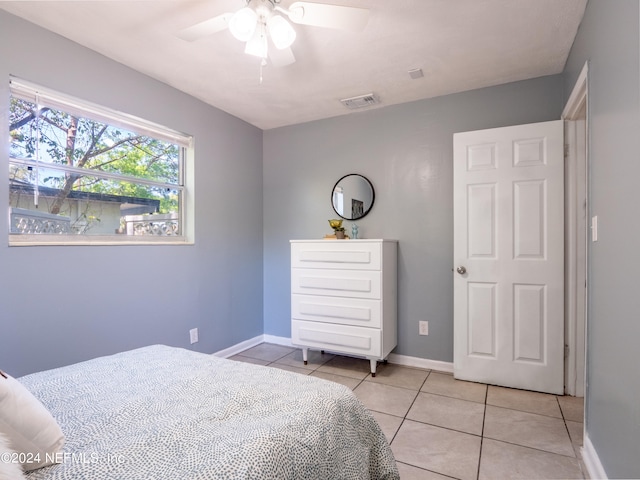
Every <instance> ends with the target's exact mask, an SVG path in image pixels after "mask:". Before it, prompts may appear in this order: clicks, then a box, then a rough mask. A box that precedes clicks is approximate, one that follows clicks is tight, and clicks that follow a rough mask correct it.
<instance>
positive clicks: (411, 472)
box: [396, 462, 451, 480]
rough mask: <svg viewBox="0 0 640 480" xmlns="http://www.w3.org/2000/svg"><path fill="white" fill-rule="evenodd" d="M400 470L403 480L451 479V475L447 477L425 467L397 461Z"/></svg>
mask: <svg viewBox="0 0 640 480" xmlns="http://www.w3.org/2000/svg"><path fill="white" fill-rule="evenodd" d="M396 463H397V465H398V472H399V473H400V478H401V479H402V480H451V477H445V476H444V475H439V474H437V473H433V472H430V471H429V470H424V469H423V468H418V467H414V466H412V465H407V464H406V463H401V462H396Z"/></svg>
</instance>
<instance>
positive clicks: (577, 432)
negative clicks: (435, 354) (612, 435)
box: [231, 343, 588, 480]
mask: <svg viewBox="0 0 640 480" xmlns="http://www.w3.org/2000/svg"><path fill="white" fill-rule="evenodd" d="M231 358H232V359H233V360H239V361H243V362H248V363H255V364H260V365H268V366H270V367H276V368H282V369H285V370H290V371H293V372H297V373H301V374H303V375H313V376H316V377H320V378H324V379H327V380H331V381H334V382H339V383H342V384H344V385H346V386H347V387H349V388H351V389H352V390H353V392H354V393H355V394H356V395H357V396H358V398H359V399H360V401H361V402H362V403H363V404H364V405H365V406H366V407H367V408H368V409H369V410H370V411H371V412H372V414H373V415H374V416H375V418H376V419H377V420H378V423H379V424H380V426H381V427H382V430H383V432H384V433H385V435H386V437H387V439H388V441H389V443H390V445H391V449H392V450H393V453H394V455H395V457H396V461H397V463H398V468H399V470H400V476H401V478H402V479H403V480H414V479H416V480H417V479H424V480H436V479H442V480H445V479H449V480H450V479H451V478H454V479H460V480H493V479H500V480H506V479H534V478H535V479H575V478H578V479H584V478H588V476H587V475H586V471H585V469H584V466H583V464H582V462H581V460H580V447H581V446H582V418H583V402H582V399H581V398H575V397H563V396H556V395H548V394H543V393H536V392H527V391H523V390H514V389H509V388H503V387H495V386H492V385H484V384H479V383H472V382H464V381H460V380H455V379H454V378H453V376H452V375H451V374H448V373H443V372H437V371H432V370H423V369H418V368H409V367H403V366H399V365H393V364H379V365H378V369H377V373H376V376H375V377H372V376H371V375H370V373H369V361H368V360H363V359H356V358H351V357H343V356H338V355H332V354H328V353H325V354H321V353H320V352H318V351H309V362H308V365H304V364H303V362H302V352H301V351H300V350H299V349H294V348H291V347H285V346H281V345H274V344H267V343H263V344H260V345H257V346H255V347H253V348H250V349H248V350H245V351H243V352H241V353H240V354H238V355H235V356H233V357H231Z"/></svg>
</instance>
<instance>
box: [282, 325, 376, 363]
mask: <svg viewBox="0 0 640 480" xmlns="http://www.w3.org/2000/svg"><path fill="white" fill-rule="evenodd" d="M381 338H382V333H381V331H380V330H379V329H377V328H366V327H354V326H351V325H336V324H334V323H320V322H306V321H304V320H293V321H292V322H291V343H293V345H297V346H301V347H310V348H319V349H326V350H330V351H337V352H342V353H347V354H354V355H364V356H371V357H380V352H381V343H382V342H381Z"/></svg>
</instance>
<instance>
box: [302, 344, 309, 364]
mask: <svg viewBox="0 0 640 480" xmlns="http://www.w3.org/2000/svg"><path fill="white" fill-rule="evenodd" d="M308 350H309V349H307V348H303V349H302V360H303V361H304V364H305V365H306V364H307V358H308V356H307V352H308Z"/></svg>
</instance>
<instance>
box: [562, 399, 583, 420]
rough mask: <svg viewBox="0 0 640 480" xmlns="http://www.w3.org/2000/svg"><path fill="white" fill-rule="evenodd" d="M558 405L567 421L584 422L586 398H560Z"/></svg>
mask: <svg viewBox="0 0 640 480" xmlns="http://www.w3.org/2000/svg"><path fill="white" fill-rule="evenodd" d="M558 403H560V409H561V410H562V415H563V416H564V419H565V420H571V421H572V422H584V398H581V397H569V396H566V395H565V396H562V397H558Z"/></svg>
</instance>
